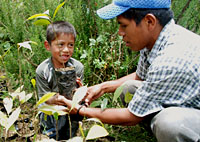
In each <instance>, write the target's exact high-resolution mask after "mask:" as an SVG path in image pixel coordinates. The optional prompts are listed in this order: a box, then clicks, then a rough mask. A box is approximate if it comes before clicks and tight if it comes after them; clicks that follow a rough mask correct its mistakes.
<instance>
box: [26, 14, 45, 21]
mask: <svg viewBox="0 0 200 142" xmlns="http://www.w3.org/2000/svg"><path fill="white" fill-rule="evenodd" d="M41 16H45V17H49V16H48V15H47V14H43V13H41V14H35V15H33V16H31V17H29V18H28V19H27V20H31V19H34V18H38V17H41Z"/></svg>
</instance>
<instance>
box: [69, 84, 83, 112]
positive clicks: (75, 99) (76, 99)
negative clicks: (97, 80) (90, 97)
mask: <svg viewBox="0 0 200 142" xmlns="http://www.w3.org/2000/svg"><path fill="white" fill-rule="evenodd" d="M86 93H87V86H82V87H80V88H78V89H77V90H76V92H75V93H74V96H73V98H72V107H71V110H72V109H73V108H74V107H75V106H76V105H77V104H78V103H79V102H80V101H81V100H82V99H83V98H84V97H85V95H86Z"/></svg>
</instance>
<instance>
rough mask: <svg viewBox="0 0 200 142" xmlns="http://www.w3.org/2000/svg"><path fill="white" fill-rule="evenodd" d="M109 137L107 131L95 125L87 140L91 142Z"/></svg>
mask: <svg viewBox="0 0 200 142" xmlns="http://www.w3.org/2000/svg"><path fill="white" fill-rule="evenodd" d="M107 135H108V132H107V130H106V129H105V128H104V127H102V126H99V125H93V126H92V127H91V128H90V130H89V132H88V134H87V137H86V140H91V139H96V138H100V137H105V136H107Z"/></svg>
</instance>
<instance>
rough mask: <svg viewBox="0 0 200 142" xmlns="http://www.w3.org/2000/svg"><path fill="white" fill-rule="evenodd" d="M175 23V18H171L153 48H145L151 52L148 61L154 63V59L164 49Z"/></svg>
mask: <svg viewBox="0 0 200 142" xmlns="http://www.w3.org/2000/svg"><path fill="white" fill-rule="evenodd" d="M174 25H175V22H174V20H173V19H172V20H170V21H169V22H168V23H167V25H165V27H164V28H163V29H162V31H161V32H160V35H159V37H158V39H157V40H156V42H155V44H154V46H153V48H152V49H151V51H150V50H148V49H147V48H145V50H146V52H149V53H148V54H149V55H148V58H147V61H148V62H149V63H150V64H152V62H153V60H154V59H155V58H156V57H157V56H158V55H159V54H160V51H161V50H163V49H164V48H165V47H166V46H165V45H166V43H167V41H168V38H169V37H170V35H171V33H172V32H173V27H174Z"/></svg>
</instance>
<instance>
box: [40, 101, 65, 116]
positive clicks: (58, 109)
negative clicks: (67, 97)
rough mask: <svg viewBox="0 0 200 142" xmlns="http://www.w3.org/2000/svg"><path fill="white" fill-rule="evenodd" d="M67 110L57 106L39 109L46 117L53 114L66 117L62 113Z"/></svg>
mask: <svg viewBox="0 0 200 142" xmlns="http://www.w3.org/2000/svg"><path fill="white" fill-rule="evenodd" d="M65 109H67V107H64V106H58V105H47V104H46V105H43V106H41V107H40V108H39V111H41V112H43V113H45V114H47V115H53V114H54V113H58V115H66V114H67V112H65V111H62V110H65Z"/></svg>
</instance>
